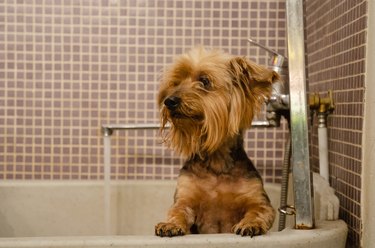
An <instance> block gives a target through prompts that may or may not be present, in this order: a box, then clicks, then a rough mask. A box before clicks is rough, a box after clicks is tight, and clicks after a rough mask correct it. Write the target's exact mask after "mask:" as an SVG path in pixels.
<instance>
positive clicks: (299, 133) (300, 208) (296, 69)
mask: <svg viewBox="0 0 375 248" xmlns="http://www.w3.org/2000/svg"><path fill="white" fill-rule="evenodd" d="M286 12H287V33H288V58H289V91H290V92H289V93H290V117H291V122H290V124H291V139H292V166H293V180H294V199H295V209H296V228H297V229H311V228H314V205H313V203H314V199H313V190H312V174H311V171H310V161H309V146H308V127H307V123H308V122H307V120H308V119H307V95H306V72H305V44H304V26H303V1H302V0H287V1H286Z"/></svg>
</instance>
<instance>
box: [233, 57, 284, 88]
mask: <svg viewBox="0 0 375 248" xmlns="http://www.w3.org/2000/svg"><path fill="white" fill-rule="evenodd" d="M229 68H230V71H231V74H232V76H233V80H234V83H238V84H246V85H241V86H248V87H250V88H251V89H256V88H257V87H260V88H261V89H264V88H270V87H272V86H271V84H272V83H273V82H275V81H277V80H279V79H280V76H279V74H277V73H276V72H275V71H273V70H270V69H268V68H266V67H264V66H261V65H258V64H256V63H255V62H253V61H251V60H249V59H247V58H245V57H235V58H233V59H231V60H230V61H229Z"/></svg>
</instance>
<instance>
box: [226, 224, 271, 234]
mask: <svg viewBox="0 0 375 248" xmlns="http://www.w3.org/2000/svg"><path fill="white" fill-rule="evenodd" d="M232 232H234V233H235V234H237V235H241V236H250V237H254V236H257V235H262V234H265V233H266V232H267V228H266V227H265V225H264V224H262V223H260V222H256V221H254V222H247V223H246V222H244V221H241V222H240V223H238V224H236V225H234V226H233V227H232Z"/></svg>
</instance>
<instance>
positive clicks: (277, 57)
mask: <svg viewBox="0 0 375 248" xmlns="http://www.w3.org/2000/svg"><path fill="white" fill-rule="evenodd" d="M247 41H248V42H249V43H250V44H253V45H256V46H258V47H260V48H262V49H264V50H266V51H267V52H269V53H272V55H273V56H272V58H271V64H272V65H273V66H277V67H282V66H284V62H286V61H287V60H288V58H287V57H285V56H284V55H282V54H280V53H278V52H276V51H275V50H272V49H270V48H268V47H266V46H264V45H262V44H260V43H258V42H256V41H254V40H253V39H251V38H249V39H247Z"/></svg>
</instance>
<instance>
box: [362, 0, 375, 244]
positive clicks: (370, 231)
mask: <svg viewBox="0 0 375 248" xmlns="http://www.w3.org/2000/svg"><path fill="white" fill-rule="evenodd" d="M367 4H368V13H371V14H369V15H368V16H367V17H368V26H367V49H366V50H367V54H366V75H365V76H366V80H365V83H366V90H365V114H364V127H363V145H362V147H363V149H362V152H363V154H362V157H363V166H362V191H361V192H362V195H361V202H362V204H361V213H362V222H363V230H362V242H361V243H362V247H365V248H371V247H375V235H374V234H375V211H374V206H375V164H374V161H375V70H374V67H375V55H374V48H375V16H374V13H375V2H374V1H367Z"/></svg>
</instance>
